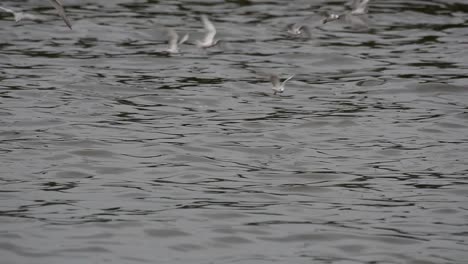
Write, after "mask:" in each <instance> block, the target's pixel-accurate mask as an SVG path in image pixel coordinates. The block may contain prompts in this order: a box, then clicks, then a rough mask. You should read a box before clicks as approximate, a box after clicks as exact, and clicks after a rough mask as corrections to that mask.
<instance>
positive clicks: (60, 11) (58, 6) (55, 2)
mask: <svg viewBox="0 0 468 264" xmlns="http://www.w3.org/2000/svg"><path fill="white" fill-rule="evenodd" d="M49 2H50V3H51V4H52V6H53V7H54V8H55V9H57V12H58V15H59V16H60V17H61V18H62V19H63V21H64V22H65V24H67V26H68V27H69V28H70V29H72V26H71V22H70V20H69V19H68V17H67V15H66V14H65V9H63V5H62V2H61V1H60V0H49Z"/></svg>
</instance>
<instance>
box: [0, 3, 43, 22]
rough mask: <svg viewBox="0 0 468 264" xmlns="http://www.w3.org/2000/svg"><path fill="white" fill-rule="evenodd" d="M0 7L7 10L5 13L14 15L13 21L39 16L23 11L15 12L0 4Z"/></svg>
mask: <svg viewBox="0 0 468 264" xmlns="http://www.w3.org/2000/svg"><path fill="white" fill-rule="evenodd" d="M0 9H1V10H3V11H5V12H7V13H10V14H12V15H13V16H14V18H15V22H19V21H21V20H23V19H30V20H39V17H37V16H35V15H31V14H28V13H24V12H15V11H13V10H11V9H9V8H6V7H1V6H0Z"/></svg>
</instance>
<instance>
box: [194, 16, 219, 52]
mask: <svg viewBox="0 0 468 264" xmlns="http://www.w3.org/2000/svg"><path fill="white" fill-rule="evenodd" d="M201 20H202V22H203V27H204V28H205V32H206V34H205V38H204V39H203V40H197V41H196V44H197V47H199V48H204V49H206V48H211V47H214V46H216V45H217V44H218V43H219V40H218V39H216V40H215V39H214V37H215V36H216V28H215V27H214V25H213V23H211V21H210V20H209V19H208V17H207V16H206V15H202V16H201Z"/></svg>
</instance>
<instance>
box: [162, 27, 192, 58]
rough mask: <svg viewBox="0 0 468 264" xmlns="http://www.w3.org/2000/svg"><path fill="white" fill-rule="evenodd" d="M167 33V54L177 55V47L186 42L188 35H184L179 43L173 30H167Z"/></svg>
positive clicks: (177, 36)
mask: <svg viewBox="0 0 468 264" xmlns="http://www.w3.org/2000/svg"><path fill="white" fill-rule="evenodd" d="M167 33H168V35H169V48H168V49H167V50H166V51H167V52H168V53H179V47H178V45H181V44H182V43H184V42H185V41H187V40H188V38H189V35H188V34H185V35H184V36H183V37H182V39H181V40H180V41H179V35H178V34H177V32H175V30H173V29H168V30H167Z"/></svg>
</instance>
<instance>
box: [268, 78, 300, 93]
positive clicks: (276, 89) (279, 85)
mask: <svg viewBox="0 0 468 264" xmlns="http://www.w3.org/2000/svg"><path fill="white" fill-rule="evenodd" d="M292 77H294V74H293V75H291V76H289V77H288V78H286V80H284V81H283V82H281V81H280V78H279V76H278V75H276V74H270V82H271V84H272V85H273V87H272V88H271V89H273V94H274V95H275V94H277V93H282V92H283V91H284V85H285V84H286V82H287V81H289V80H291V79H292Z"/></svg>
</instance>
